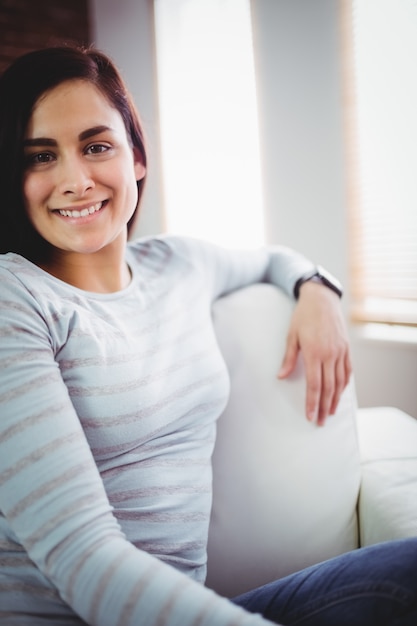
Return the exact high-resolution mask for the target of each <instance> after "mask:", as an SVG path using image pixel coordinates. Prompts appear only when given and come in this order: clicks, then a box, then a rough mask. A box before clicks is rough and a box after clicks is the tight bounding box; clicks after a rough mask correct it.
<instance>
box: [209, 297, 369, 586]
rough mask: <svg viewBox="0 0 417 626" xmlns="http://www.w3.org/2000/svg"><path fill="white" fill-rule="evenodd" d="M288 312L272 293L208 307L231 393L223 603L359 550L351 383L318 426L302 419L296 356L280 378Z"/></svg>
mask: <svg viewBox="0 0 417 626" xmlns="http://www.w3.org/2000/svg"><path fill="white" fill-rule="evenodd" d="M293 307H294V301H293V300H291V299H290V298H289V297H288V296H286V295H285V294H284V293H283V292H282V291H280V290H279V289H277V288H275V287H272V286H271V285H253V286H251V287H248V288H246V289H242V290H239V291H237V292H234V293H232V294H230V295H229V296H227V297H225V298H221V299H220V300H218V301H217V302H216V304H215V307H214V313H213V316H214V325H215V330H216V334H217V338H218V342H219V346H220V349H221V351H222V353H223V356H224V358H225V361H226V364H227V366H228V369H229V374H230V381H231V393H230V398H229V402H228V405H227V407H226V409H225V411H224V413H223V414H222V416H221V417H220V419H219V422H218V431H217V440H216V446H215V450H214V455H213V508H212V517H211V523H210V529H209V540H208V575H207V585H208V586H209V587H212V588H213V589H215V590H216V591H218V592H219V593H221V594H223V595H227V596H231V595H237V594H239V593H242V592H244V591H246V590H247V589H250V588H253V587H256V586H257V585H260V584H262V583H265V582H267V581H268V580H272V579H276V578H279V577H281V576H284V575H286V574H289V573H291V572H293V571H295V570H298V569H301V568H302V567H305V566H307V565H311V564H312V563H315V562H318V561H321V560H324V559H326V558H329V557H331V556H335V555H336V554H340V553H342V552H345V551H347V550H350V549H353V548H356V547H357V546H358V536H357V516H356V505H357V497H358V491H359V483H360V459H359V448H358V443H357V435H356V423H355V413H356V396H355V392H354V386H353V382H352V383H351V384H350V385H349V387H348V388H347V389H346V390H345V392H344V394H343V396H342V399H341V402H340V405H339V408H338V411H337V414H336V415H334V416H332V417H330V418H329V419H328V420H327V423H326V426H325V427H324V428H320V427H318V426H316V425H315V424H312V423H310V422H308V421H307V419H306V417H305V392H306V381H305V375H304V368H303V362H302V358H301V357H300V358H299V360H298V364H297V368H296V371H295V372H294V373H293V374H292V375H291V376H290V377H289V378H288V379H286V380H278V379H277V372H278V370H279V367H280V364H281V361H282V359H283V356H284V351H285V345H286V338H287V330H288V325H289V321H290V317H291V314H292V310H293Z"/></svg>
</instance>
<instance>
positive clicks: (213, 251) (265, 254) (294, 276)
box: [162, 235, 314, 300]
mask: <svg viewBox="0 0 417 626" xmlns="http://www.w3.org/2000/svg"><path fill="white" fill-rule="evenodd" d="M162 240H163V241H164V242H165V243H166V244H167V245H168V246H169V247H171V248H172V249H173V250H174V251H175V253H176V254H177V255H180V256H183V257H184V258H186V259H187V260H188V261H190V262H191V263H193V264H195V265H196V266H197V267H199V269H200V271H201V272H202V274H203V275H204V279H205V281H207V282H208V284H209V285H210V286H211V289H212V297H213V300H215V299H217V298H219V297H220V296H222V295H225V294H226V293H229V292H231V291H234V290H235V289H239V288H242V287H245V286H247V285H250V284H252V283H260V282H264V283H271V284H273V285H276V286H277V287H280V288H281V289H283V290H284V291H285V292H286V293H287V294H288V295H289V296H291V297H293V295H294V286H295V283H296V282H297V280H298V279H299V278H300V277H301V276H302V275H304V274H306V273H307V272H309V271H310V270H312V269H313V267H314V264H313V263H312V262H311V261H310V260H309V259H307V258H306V257H305V256H303V255H302V254H299V253H298V252H296V251H294V250H292V249H291V248H288V247H286V246H278V245H276V246H264V247H262V248H259V249H254V250H233V249H229V248H222V247H220V246H217V245H214V244H211V243H209V242H206V241H202V240H197V239H193V238H191V237H178V236H173V235H166V236H165V237H163V238H162ZM206 284H207V283H206Z"/></svg>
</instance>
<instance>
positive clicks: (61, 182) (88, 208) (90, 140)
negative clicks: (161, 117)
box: [23, 80, 145, 254]
mask: <svg viewBox="0 0 417 626" xmlns="http://www.w3.org/2000/svg"><path fill="white" fill-rule="evenodd" d="M24 155H25V170H24V176H23V196H24V201H25V207H26V211H27V214H28V217H29V219H30V221H31V222H32V224H33V226H34V228H35V229H36V230H37V231H38V233H39V234H40V235H42V237H43V238H44V239H46V241H48V242H49V243H50V244H51V246H52V247H53V248H55V249H57V250H59V251H64V252H70V253H78V254H91V253H94V252H97V251H99V250H102V249H103V248H105V247H106V246H108V245H109V244H112V243H113V242H114V241H116V240H119V239H120V241H123V242H124V241H125V238H126V224H127V222H128V221H129V219H130V217H131V216H132V214H133V212H134V210H135V208H136V204H137V193H138V192H137V184H136V181H137V180H140V179H142V178H143V177H144V175H145V167H144V166H143V165H142V163H141V161H140V158H139V155H136V154H135V151H134V149H133V148H132V147H131V145H130V142H129V139H128V137H127V133H126V129H125V126H124V123H123V120H122V117H121V115H120V113H119V112H118V111H117V109H115V108H113V107H112V106H111V105H110V103H109V102H108V100H107V99H106V98H105V97H104V96H103V94H102V93H101V92H100V91H99V90H98V89H97V88H96V87H94V86H93V85H92V84H91V83H88V82H86V81H82V80H72V81H66V82H64V83H61V84H60V85H58V86H57V87H55V88H54V89H52V90H51V91H48V92H47V93H46V94H45V95H44V96H43V97H41V98H40V99H39V101H38V102H37V104H36V105H35V108H34V110H33V113H32V116H31V118H30V120H29V124H28V128H27V131H26V135H25V142H24Z"/></svg>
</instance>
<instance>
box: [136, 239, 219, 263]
mask: <svg viewBox="0 0 417 626" xmlns="http://www.w3.org/2000/svg"><path fill="white" fill-rule="evenodd" d="M211 248H212V246H211V244H208V243H207V242H204V241H201V240H199V239H194V238H192V237H185V236H178V235H170V234H162V235H158V236H154V237H144V238H140V239H136V240H133V241H130V242H129V244H128V254H130V255H131V256H133V257H134V258H135V259H136V261H137V262H140V263H141V264H155V263H158V262H159V263H160V264H161V265H163V264H166V265H169V266H170V267H171V268H172V266H173V264H174V265H176V264H178V265H182V264H184V263H186V264H188V265H193V266H198V265H199V264H200V262H201V261H202V260H204V259H206V258H207V255H208V254H210V249H211Z"/></svg>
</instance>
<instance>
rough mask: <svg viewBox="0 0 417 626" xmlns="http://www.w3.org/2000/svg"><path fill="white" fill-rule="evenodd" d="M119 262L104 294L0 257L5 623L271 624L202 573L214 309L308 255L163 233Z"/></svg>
mask: <svg viewBox="0 0 417 626" xmlns="http://www.w3.org/2000/svg"><path fill="white" fill-rule="evenodd" d="M127 261H128V263H129V266H130V269H131V272H132V281H131V283H130V285H129V286H128V287H127V288H126V289H124V290H122V291H119V292H116V293H111V294H99V293H89V292H85V291H82V290H80V289H77V288H75V287H73V286H71V285H68V284H66V283H64V282H62V281H60V280H58V279H56V278H54V277H53V276H50V275H49V274H47V273H46V272H44V271H43V270H41V269H40V268H38V267H37V266H35V265H33V264H32V263H30V262H29V261H27V260H26V259H24V258H22V257H21V256H19V255H16V254H7V255H1V256H0V281H1V289H2V294H1V301H0V341H1V351H0V368H1V373H0V622H1V623H2V624H3V623H4V624H7V625H9V624H10V625H13V624H28V625H32V624H33V625H47V624H48V625H49V626H51V625H53V626H60V625H61V624H62V625H64V624H65V625H73V624H74V625H75V624H82V623H87V624H100V625H102V626H106V625H111V626H115V625H116V624H118V625H120V626H130V625H133V624H134V625H136V626H138V625H144V626H154V625H155V626H156V625H160V626H161V625H164V624H168V625H169V626H174V625H178V626H188V625H191V624H193V625H194V624H201V625H207V626H208V625H211V626H214V625H216V626H231V625H232V624H242V625H248V626H249V625H251V624H253V625H255V624H261V623H265V620H263V619H261V618H260V617H259V616H255V615H250V614H248V613H245V612H244V611H243V610H242V609H240V608H237V607H235V606H234V605H233V604H232V603H230V602H229V601H228V600H225V599H222V598H220V597H218V596H216V595H215V594H214V593H213V592H211V591H210V590H208V589H206V588H205V587H204V585H203V584H200V583H203V582H204V578H205V570H206V542H207V532H208V523H209V517H210V505H211V466H210V458H211V453H212V450H213V445H214V439H215V423H216V419H217V417H218V416H219V414H220V413H221V411H222V409H223V407H224V406H225V403H226V401H227V397H228V384H229V383H228V376H227V372H226V369H225V365H224V362H223V360H222V357H221V355H220V353H219V350H218V347H217V344H216V340H215V335H214V332H213V327H212V323H211V304H212V302H213V301H214V300H215V299H216V298H218V297H220V296H221V295H223V294H225V293H227V292H229V291H231V290H234V289H237V288H239V287H242V286H244V285H247V284H250V283H253V282H260V281H268V282H273V283H275V284H277V285H280V286H281V287H283V288H284V289H286V290H287V291H288V292H291V291H292V288H293V285H294V283H295V281H296V280H297V278H298V277H299V276H300V275H301V274H302V273H303V272H305V271H306V270H308V269H310V267H311V264H310V262H309V261H307V260H306V259H304V257H301V256H299V255H296V254H295V253H293V252H292V251H290V250H288V249H286V248H281V247H276V248H273V249H272V248H265V249H262V250H259V251H249V252H238V251H226V250H223V249H218V248H216V247H215V246H212V245H210V244H203V243H202V242H197V241H194V240H191V239H186V238H177V237H168V236H167V237H161V238H155V239H153V238H150V239H142V240H139V241H136V242H133V243H130V244H129V245H128V248H127Z"/></svg>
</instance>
